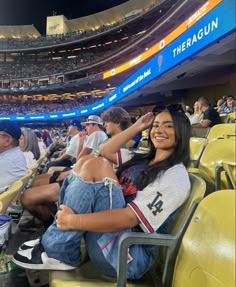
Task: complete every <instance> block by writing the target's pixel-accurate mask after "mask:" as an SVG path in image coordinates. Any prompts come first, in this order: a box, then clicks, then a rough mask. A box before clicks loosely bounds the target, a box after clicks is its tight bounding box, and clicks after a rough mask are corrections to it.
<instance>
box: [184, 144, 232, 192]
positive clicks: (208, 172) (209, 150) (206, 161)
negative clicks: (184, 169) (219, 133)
mask: <svg viewBox="0 0 236 287" xmlns="http://www.w3.org/2000/svg"><path fill="white" fill-rule="evenodd" d="M232 160H233V161H235V140H230V139H218V140H213V141H210V142H208V143H207V145H206V146H205V149H204V151H203V153H202V156H201V158H200V161H199V165H198V167H197V168H192V167H189V168H188V171H189V172H190V173H194V174H196V175H198V176H201V177H202V178H203V179H204V180H205V181H206V183H207V192H208V193H210V192H212V191H214V190H218V189H224V188H227V179H226V177H225V175H224V174H222V175H221V181H220V183H218V182H217V181H216V178H217V174H216V172H217V171H216V169H217V167H221V166H222V162H223V161H232ZM219 185H220V186H219Z"/></svg>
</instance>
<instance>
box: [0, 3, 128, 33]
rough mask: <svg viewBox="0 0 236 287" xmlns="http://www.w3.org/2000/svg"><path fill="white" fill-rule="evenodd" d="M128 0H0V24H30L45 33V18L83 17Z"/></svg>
mask: <svg viewBox="0 0 236 287" xmlns="http://www.w3.org/2000/svg"><path fill="white" fill-rule="evenodd" d="M127 1H128V0H77V1H76V0H66V1H65V0H0V25H31V24H34V26H35V27H36V28H37V29H38V31H39V32H40V33H41V34H45V30H46V18H47V16H52V15H53V12H55V13H56V15H64V16H65V17H67V18H68V19H73V18H78V17H83V16H87V15H91V14H94V13H96V12H101V11H103V10H105V9H109V8H112V7H114V6H117V5H119V4H122V3H124V2H127Z"/></svg>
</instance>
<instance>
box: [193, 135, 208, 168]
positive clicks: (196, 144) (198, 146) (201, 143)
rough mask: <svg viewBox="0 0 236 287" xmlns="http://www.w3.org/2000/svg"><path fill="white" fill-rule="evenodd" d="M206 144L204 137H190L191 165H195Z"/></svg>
mask: <svg viewBox="0 0 236 287" xmlns="http://www.w3.org/2000/svg"><path fill="white" fill-rule="evenodd" d="M206 144H207V139H206V138H200V137H191V138H190V141H189V145H190V160H191V166H192V167H197V166H198V163H199V160H200V157H201V155H202V153H203V150H204V148H205V146H206Z"/></svg>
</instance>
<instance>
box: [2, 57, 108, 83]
mask: <svg viewBox="0 0 236 287" xmlns="http://www.w3.org/2000/svg"><path fill="white" fill-rule="evenodd" d="M103 56H104V54H103ZM100 57H101V55H99V54H95V53H92V52H90V53H87V54H86V53H85V54H83V56H82V57H77V58H76V59H66V60H65V59H64V60H50V61H47V62H41V61H39V62H32V63H29V62H28V63H27V62H24V63H18V62H16V63H14V62H0V79H1V80H9V79H23V78H34V77H40V76H51V75H54V74H64V73H66V72H71V71H74V70H76V69H80V68H81V67H83V66H85V65H87V64H88V63H93V62H95V61H97V60H98V59H99V58H100Z"/></svg>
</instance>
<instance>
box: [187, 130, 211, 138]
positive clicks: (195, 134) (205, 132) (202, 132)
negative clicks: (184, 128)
mask: <svg viewBox="0 0 236 287" xmlns="http://www.w3.org/2000/svg"><path fill="white" fill-rule="evenodd" d="M209 131H210V128H195V127H192V130H191V136H192V137H199V138H206V137H207V135H208V133H209Z"/></svg>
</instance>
